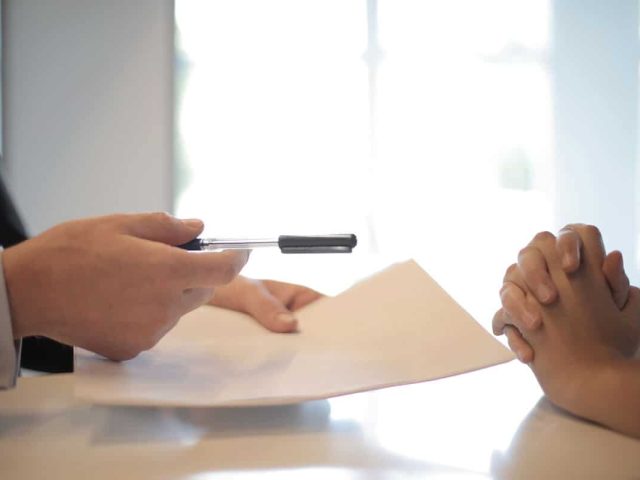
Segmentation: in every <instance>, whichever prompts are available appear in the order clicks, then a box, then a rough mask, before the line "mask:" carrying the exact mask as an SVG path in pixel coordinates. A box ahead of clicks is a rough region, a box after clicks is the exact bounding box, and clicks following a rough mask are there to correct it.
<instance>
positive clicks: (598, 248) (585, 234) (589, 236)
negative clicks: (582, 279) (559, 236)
mask: <svg viewBox="0 0 640 480" xmlns="http://www.w3.org/2000/svg"><path fill="white" fill-rule="evenodd" d="M563 231H573V232H575V233H576V234H577V235H578V236H579V237H580V240H581V242H582V248H581V259H580V262H581V263H583V264H588V265H590V266H592V267H594V268H596V269H600V268H601V267H602V262H603V261H604V257H605V253H606V252H605V249H604V242H603V241H602V234H601V233H600V230H599V229H598V227H596V226H594V225H585V224H582V223H573V224H569V225H567V226H565V227H564V228H563Z"/></svg>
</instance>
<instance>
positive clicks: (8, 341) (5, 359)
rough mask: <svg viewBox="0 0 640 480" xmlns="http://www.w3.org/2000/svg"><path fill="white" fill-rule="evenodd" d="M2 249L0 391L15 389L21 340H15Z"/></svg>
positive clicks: (0, 264)
mask: <svg viewBox="0 0 640 480" xmlns="http://www.w3.org/2000/svg"><path fill="white" fill-rule="evenodd" d="M2 253H3V251H2V247H0V389H6V388H13V387H15V385H16V378H17V377H18V373H19V372H20V347H21V343H22V342H20V340H14V339H13V329H12V326H11V311H10V309H9V295H8V292H7V285H6V283H5V280H4V267H3V264H2Z"/></svg>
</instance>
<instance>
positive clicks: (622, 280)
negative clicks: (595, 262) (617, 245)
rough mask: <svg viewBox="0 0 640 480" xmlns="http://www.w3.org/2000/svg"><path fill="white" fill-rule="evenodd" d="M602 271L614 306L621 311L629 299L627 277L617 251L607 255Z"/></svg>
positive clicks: (620, 256) (620, 254) (620, 255)
mask: <svg viewBox="0 0 640 480" xmlns="http://www.w3.org/2000/svg"><path fill="white" fill-rule="evenodd" d="M602 271H603V273H604V277H605V279H606V280H607V283H608V284H609V288H610V289H611V294H612V295H613V300H614V302H615V304H616V306H617V307H618V308H620V309H622V308H623V307H624V306H625V304H626V303H627V299H628V298H629V277H627V274H626V273H625V271H624V263H623V260H622V253H620V252H619V251H617V250H614V251H613V252H611V253H609V254H608V255H607V256H606V257H605V258H604V262H603V264H602Z"/></svg>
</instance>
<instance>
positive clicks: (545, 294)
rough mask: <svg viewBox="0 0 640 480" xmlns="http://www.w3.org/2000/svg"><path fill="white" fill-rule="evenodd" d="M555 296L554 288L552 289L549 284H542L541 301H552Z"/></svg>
mask: <svg viewBox="0 0 640 480" xmlns="http://www.w3.org/2000/svg"><path fill="white" fill-rule="evenodd" d="M552 297H553V290H551V289H550V288H549V287H548V286H547V285H540V287H538V298H539V299H540V301H541V302H543V303H546V302H549V301H551V298H552Z"/></svg>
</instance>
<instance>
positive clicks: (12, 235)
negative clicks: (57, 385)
mask: <svg viewBox="0 0 640 480" xmlns="http://www.w3.org/2000/svg"><path fill="white" fill-rule="evenodd" d="M26 239H27V234H26V232H25V229H24V226H23V225H22V221H21V220H20V217H19V215H18V212H17V211H16V208H15V206H14V205H13V202H12V201H11V197H10V196H9V192H8V191H7V189H6V187H5V185H4V182H3V181H2V177H1V176H0V245H2V247H3V248H9V247H11V246H12V245H15V244H17V243H20V242H22V241H24V240H26ZM34 301H37V299H34ZM20 365H21V366H22V367H24V368H30V369H32V370H40V371H43V372H55V373H60V372H72V371H73V349H72V348H71V347H69V346H67V345H63V344H61V343H58V342H55V341H53V340H50V339H48V338H45V337H28V338H24V339H23V340H22V357H21V362H20Z"/></svg>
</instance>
